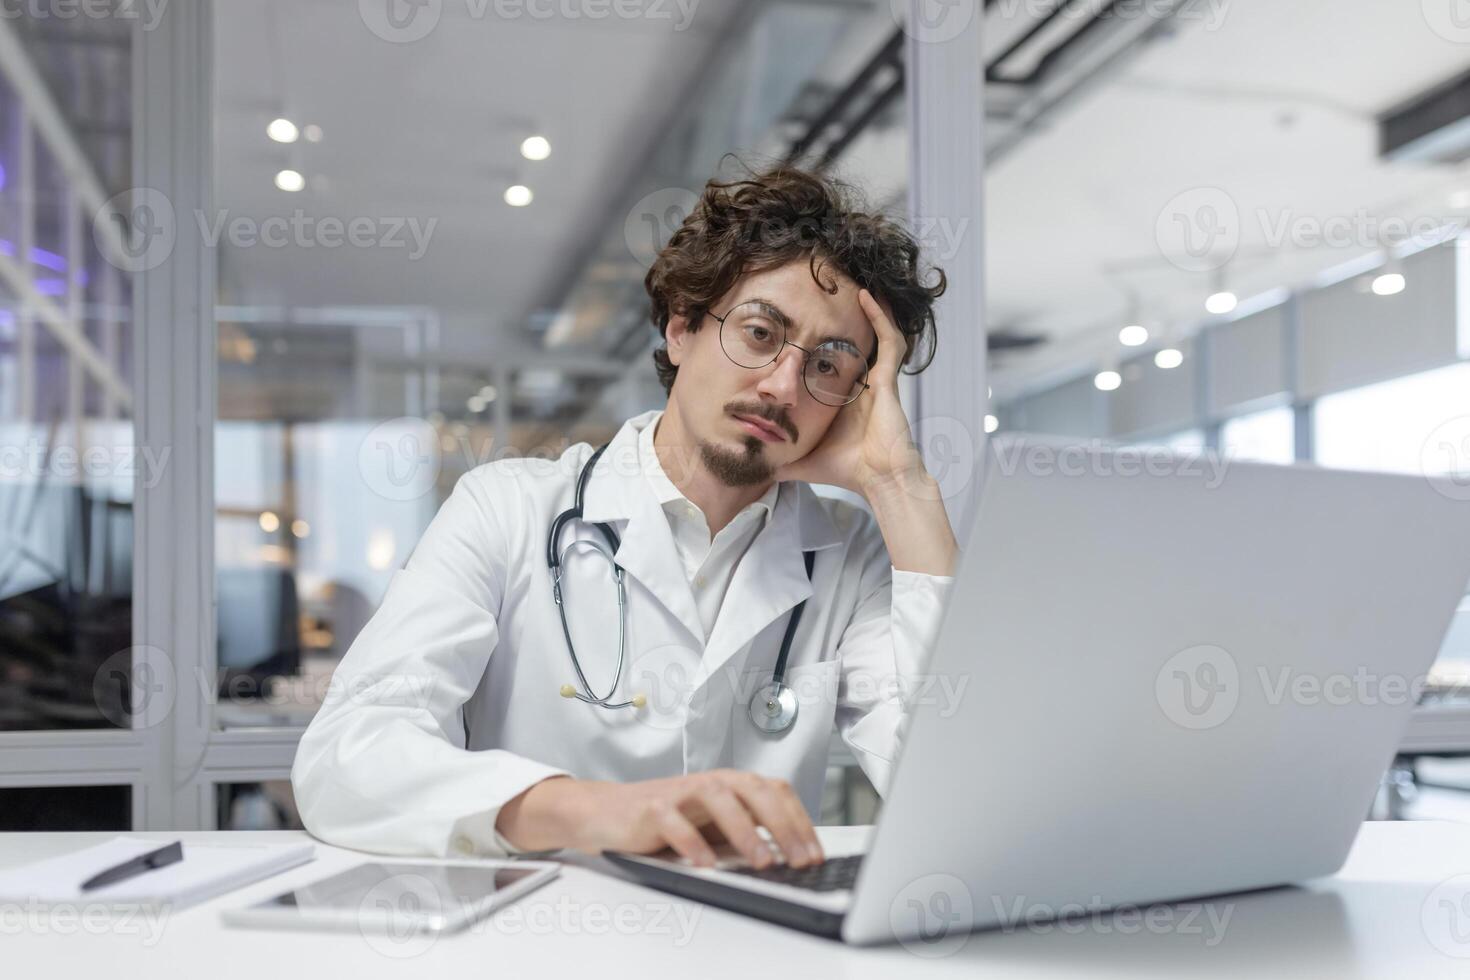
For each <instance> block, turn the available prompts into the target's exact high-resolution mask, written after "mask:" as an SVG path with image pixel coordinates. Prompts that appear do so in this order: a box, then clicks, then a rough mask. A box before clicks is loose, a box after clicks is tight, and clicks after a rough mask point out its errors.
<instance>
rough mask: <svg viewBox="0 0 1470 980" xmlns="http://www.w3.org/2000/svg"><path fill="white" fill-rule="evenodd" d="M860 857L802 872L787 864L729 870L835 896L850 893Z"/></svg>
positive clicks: (832, 861) (847, 857)
mask: <svg viewBox="0 0 1470 980" xmlns="http://www.w3.org/2000/svg"><path fill="white" fill-rule="evenodd" d="M862 861H863V856H862V855H861V854H848V855H845V856H843V857H835V858H828V859H827V860H825V861H823V862H822V863H821V864H811V865H808V866H806V867H805V868H793V867H792V866H791V865H789V864H774V865H772V866H771V867H769V868H750V867H744V868H731V869H729V870H731V871H733V872H734V873H736V874H742V875H749V876H750V877H752V878H759V879H761V880H762V881H774V882H776V883H777V884H780V885H791V886H793V887H795V888H806V889H810V890H811V891H814V892H837V891H842V890H844V889H850V888H852V886H853V883H854V882H856V881H857V875H858V868H859V867H861V866H862Z"/></svg>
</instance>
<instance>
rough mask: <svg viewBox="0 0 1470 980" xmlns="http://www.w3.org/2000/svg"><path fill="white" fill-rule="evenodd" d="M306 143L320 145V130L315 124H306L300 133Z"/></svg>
mask: <svg viewBox="0 0 1470 980" xmlns="http://www.w3.org/2000/svg"><path fill="white" fill-rule="evenodd" d="M301 135H302V136H305V137H306V142H308V143H320V142H321V141H322V128H321V127H320V126H318V125H317V124H316V123H307V124H306V128H305V129H303V130H302V131H301Z"/></svg>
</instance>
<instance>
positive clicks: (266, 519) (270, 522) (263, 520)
mask: <svg viewBox="0 0 1470 980" xmlns="http://www.w3.org/2000/svg"><path fill="white" fill-rule="evenodd" d="M280 526H281V519H280V518H279V517H277V516H276V515H275V514H274V513H273V512H271V511H268V510H263V511H261V512H260V529H261V530H262V531H264V532H265V533H266V534H274V533H275V532H276V530H277V529H278V528H279V527H280Z"/></svg>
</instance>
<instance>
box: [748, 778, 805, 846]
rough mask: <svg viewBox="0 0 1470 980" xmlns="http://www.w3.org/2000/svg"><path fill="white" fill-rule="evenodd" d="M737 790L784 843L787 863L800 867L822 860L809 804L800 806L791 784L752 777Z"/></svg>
mask: <svg viewBox="0 0 1470 980" xmlns="http://www.w3.org/2000/svg"><path fill="white" fill-rule="evenodd" d="M737 792H739V793H740V796H741V798H742V799H744V800H745V803H746V805H747V806H748V807H749V808H750V809H751V811H752V812H753V813H755V815H756V818H757V819H758V820H760V822H761V826H763V827H765V828H766V830H768V831H770V832H771V836H772V837H774V838H775V839H776V843H777V844H779V845H780V846H781V852H782V853H783V854H785V855H786V863H787V864H790V865H792V866H794V867H798V868H800V867H804V866H806V865H808V864H813V863H816V862H817V861H819V860H821V858H820V854H821V848H820V847H817V846H816V836H817V834H816V831H815V830H814V829H813V828H812V825H811V819H810V818H809V817H808V816H807V813H806V807H804V806H802V805H801V801H800V800H799V799H797V797H796V794H795V793H794V792H792V790H791V788H790V786H789V785H788V784H786V783H785V782H783V781H778V780H773V779H762V778H760V777H759V776H753V777H752V778H751V779H750V780H749V781H746V782H745V785H743V786H741V787H739V789H738V790H737ZM793 803H794V804H795V806H793V805H792V804H793Z"/></svg>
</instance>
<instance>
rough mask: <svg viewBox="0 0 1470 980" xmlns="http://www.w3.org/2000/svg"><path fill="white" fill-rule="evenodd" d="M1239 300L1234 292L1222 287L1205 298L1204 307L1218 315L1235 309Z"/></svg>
mask: <svg viewBox="0 0 1470 980" xmlns="http://www.w3.org/2000/svg"><path fill="white" fill-rule="evenodd" d="M1239 302H1240V300H1239V299H1237V298H1236V295H1235V294H1234V293H1232V292H1231V291H1230V290H1228V289H1222V290H1220V291H1219V292H1218V293H1212V294H1210V298H1209V299H1207V300H1205V309H1206V310H1207V311H1208V312H1210V313H1214V314H1215V315H1217V316H1219V315H1222V314H1225V313H1229V312H1230V311H1231V310H1233V309H1235V307H1236V304H1238V303H1239Z"/></svg>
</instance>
